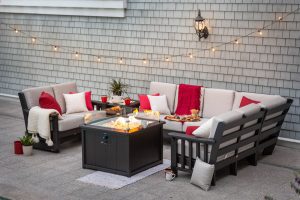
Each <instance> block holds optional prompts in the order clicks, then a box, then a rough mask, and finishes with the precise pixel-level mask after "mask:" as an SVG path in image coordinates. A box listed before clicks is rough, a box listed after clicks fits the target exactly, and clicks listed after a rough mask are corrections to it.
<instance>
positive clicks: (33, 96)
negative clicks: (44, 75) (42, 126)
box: [22, 86, 54, 109]
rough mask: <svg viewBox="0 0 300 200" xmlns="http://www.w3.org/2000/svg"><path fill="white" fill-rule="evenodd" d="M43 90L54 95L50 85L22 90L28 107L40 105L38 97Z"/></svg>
mask: <svg viewBox="0 0 300 200" xmlns="http://www.w3.org/2000/svg"><path fill="white" fill-rule="evenodd" d="M43 91H45V92H47V93H49V94H50V95H52V96H53V97H54V93H53V89H52V87H50V86H46V87H45V86H44V87H34V88H28V89H25V90H23V91H22V92H23V93H24V95H25V99H26V102H27V106H28V109H30V108H32V107H34V106H39V105H40V104H39V98H40V95H41V93H42V92H43Z"/></svg>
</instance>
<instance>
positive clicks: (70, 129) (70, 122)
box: [18, 82, 103, 153]
mask: <svg viewBox="0 0 300 200" xmlns="http://www.w3.org/2000/svg"><path fill="white" fill-rule="evenodd" d="M43 91H45V92H47V93H49V94H51V95H52V96H53V97H54V98H55V99H56V100H57V102H58V103H59V105H60V107H61V109H62V117H63V119H62V120H58V114H57V113H52V114H51V115H50V117H49V120H50V129H51V138H52V141H53V143H54V145H53V146H47V145H46V144H45V141H44V139H42V138H40V142H39V143H37V144H34V146H33V147H34V148H35V149H40V150H46V151H52V152H56V153H58V152H59V151H60V144H62V143H64V142H66V141H69V140H73V139H75V138H80V136H81V134H80V133H81V132H80V128H79V126H80V125H83V124H84V116H85V115H86V114H87V113H90V114H91V115H92V116H93V118H95V117H101V116H102V115H103V113H102V112H99V111H88V112H81V113H72V114H65V112H66V103H65V100H64V97H63V94H68V93H69V92H78V89H77V86H76V83H75V82H69V83H62V84H56V85H52V86H43V87H34V88H28V89H24V90H23V91H21V92H19V93H18V95H19V99H20V102H21V106H22V110H23V115H24V121H25V127H26V132H27V124H28V114H29V110H30V108H32V107H34V106H39V97H40V95H41V93H42V92H43ZM92 103H93V101H92ZM93 106H94V103H93Z"/></svg>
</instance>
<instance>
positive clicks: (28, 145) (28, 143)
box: [20, 134, 34, 156]
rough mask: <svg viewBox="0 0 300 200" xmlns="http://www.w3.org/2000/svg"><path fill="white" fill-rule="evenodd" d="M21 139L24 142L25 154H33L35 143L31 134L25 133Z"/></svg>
mask: <svg viewBox="0 0 300 200" xmlns="http://www.w3.org/2000/svg"><path fill="white" fill-rule="evenodd" d="M20 141H21V143H22V147H23V154H24V155H25V156H30V155H32V146H33V144H34V141H33V139H32V136H31V135H28V134H26V135H24V136H23V137H20Z"/></svg>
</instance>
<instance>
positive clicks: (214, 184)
mask: <svg viewBox="0 0 300 200" xmlns="http://www.w3.org/2000/svg"><path fill="white" fill-rule="evenodd" d="M211 185H212V186H216V172H215V173H214V175H213V177H212V180H211Z"/></svg>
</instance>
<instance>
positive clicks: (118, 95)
mask: <svg viewBox="0 0 300 200" xmlns="http://www.w3.org/2000/svg"><path fill="white" fill-rule="evenodd" d="M127 88H128V85H127V84H125V83H123V82H121V79H119V80H115V79H113V80H112V82H110V87H109V92H110V93H112V96H111V100H112V102H115V103H119V102H121V101H122V94H124V93H126V91H127Z"/></svg>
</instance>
